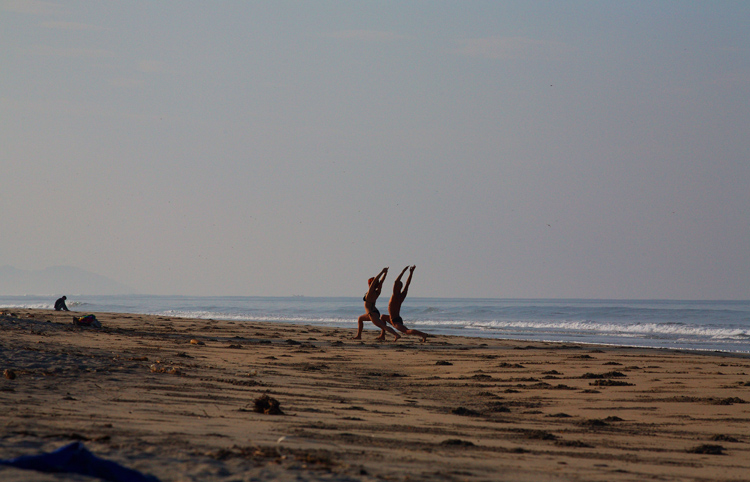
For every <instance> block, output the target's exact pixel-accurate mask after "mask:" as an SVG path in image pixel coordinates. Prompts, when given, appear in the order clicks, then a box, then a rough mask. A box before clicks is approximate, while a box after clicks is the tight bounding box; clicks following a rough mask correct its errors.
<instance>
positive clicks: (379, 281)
mask: <svg viewBox="0 0 750 482" xmlns="http://www.w3.org/2000/svg"><path fill="white" fill-rule="evenodd" d="M387 274H388V268H383V269H382V271H380V273H378V275H377V276H375V279H374V280H372V283H371V284H370V288H369V289H368V290H367V295H368V297H369V295H371V294H375V293H377V294H378V295H379V294H380V289H381V288H382V287H383V281H385V277H386V275H387Z"/></svg>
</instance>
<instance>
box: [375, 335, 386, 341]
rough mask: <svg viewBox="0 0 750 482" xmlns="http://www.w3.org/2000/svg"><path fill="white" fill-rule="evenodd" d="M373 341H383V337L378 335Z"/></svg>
mask: <svg viewBox="0 0 750 482" xmlns="http://www.w3.org/2000/svg"><path fill="white" fill-rule="evenodd" d="M375 339H376V340H378V341H383V340H385V336H384V335H380V336H379V337H377V338H375Z"/></svg>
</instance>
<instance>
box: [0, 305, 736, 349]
mask: <svg viewBox="0 0 750 482" xmlns="http://www.w3.org/2000/svg"><path fill="white" fill-rule="evenodd" d="M54 301H55V297H42V296H0V309H12V308H41V309H52V307H53V304H54ZM67 303H68V307H69V308H70V309H71V310H72V311H76V312H83V313H85V312H115V313H139V314H152V315H163V316H176V317H186V318H203V319H222V320H234V321H250V320H252V321H267V322H272V323H273V322H283V323H295V324H308V325H319V326H329V327H336V328H348V329H351V330H352V335H353V334H354V331H355V329H356V320H357V317H358V316H359V315H361V314H362V313H364V308H363V306H362V300H361V298H356V297H340V298H316V297H302V296H299V297H297V296H295V297H255V296H145V295H125V296H83V295H81V296H75V295H68V302H67ZM379 306H380V307H381V310H382V311H383V312H385V311H386V310H385V308H386V306H387V298H384V299H381V300H380V303H379ZM401 315H402V317H403V318H404V322H405V324H406V326H407V327H409V328H412V327H413V328H417V329H419V330H422V331H425V332H427V333H429V334H436V335H461V336H471V337H478V338H507V339H515V340H528V341H550V342H575V343H592V344H606V345H618V346H636V347H652V348H672V349H683V350H707V351H723V352H734V353H750V301H671V300H583V299H581V300H570V299H565V300H560V299H495V298H486V299H466V298H419V297H409V298H407V299H406V301H405V302H404V305H403V307H402V310H401ZM365 330H373V333H371V334H369V335H371V336H373V337H374V330H376V328H375V327H374V326H373V325H372V324H371V323H366V324H365ZM364 336H368V333H367V332H366V333H365V335H364ZM415 339H416V338H415Z"/></svg>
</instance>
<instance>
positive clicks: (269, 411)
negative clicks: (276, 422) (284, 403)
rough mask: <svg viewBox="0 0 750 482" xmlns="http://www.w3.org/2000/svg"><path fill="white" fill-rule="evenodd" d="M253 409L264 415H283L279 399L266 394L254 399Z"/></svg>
mask: <svg viewBox="0 0 750 482" xmlns="http://www.w3.org/2000/svg"><path fill="white" fill-rule="evenodd" d="M253 411H254V412H256V413H264V414H266V415H284V412H282V411H281V406H280V404H279V401H278V400H276V399H275V398H272V397H269V396H268V395H267V394H266V395H263V396H261V397H258V398H256V399H255V402H254V405H253Z"/></svg>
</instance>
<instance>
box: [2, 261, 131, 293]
mask: <svg viewBox="0 0 750 482" xmlns="http://www.w3.org/2000/svg"><path fill="white" fill-rule="evenodd" d="M130 293H134V290H133V289H132V288H130V287H129V286H125V285H124V284H122V283H118V282H117V281H114V280H112V279H110V278H107V277H106V276H101V275H98V274H95V273H91V272H89V271H86V270H83V269H80V268H74V267H72V266H53V267H50V268H45V269H42V270H38V271H26V270H22V269H18V268H14V267H13V266H7V265H6V266H2V267H0V295H9V296H13V295H63V294H84V295H121V294H130Z"/></svg>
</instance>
